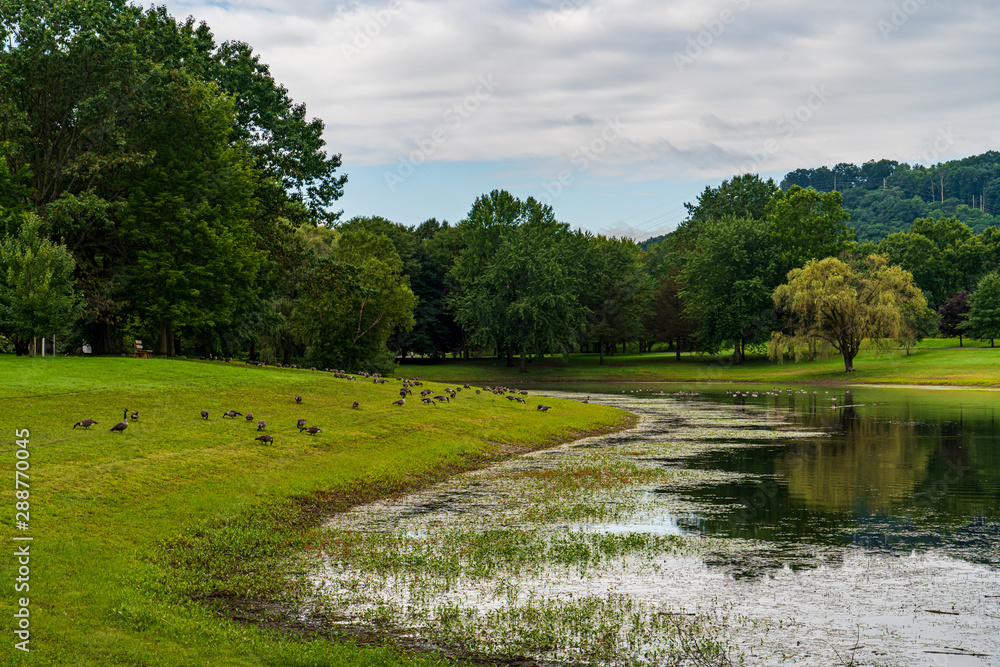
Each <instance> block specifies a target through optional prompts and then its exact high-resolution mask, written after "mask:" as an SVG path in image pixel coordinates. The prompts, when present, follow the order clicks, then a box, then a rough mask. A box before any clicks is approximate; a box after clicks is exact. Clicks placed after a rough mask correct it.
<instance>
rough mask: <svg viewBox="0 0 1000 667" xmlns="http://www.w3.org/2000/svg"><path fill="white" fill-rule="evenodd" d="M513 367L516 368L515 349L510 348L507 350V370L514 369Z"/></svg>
mask: <svg viewBox="0 0 1000 667" xmlns="http://www.w3.org/2000/svg"><path fill="white" fill-rule="evenodd" d="M513 367H514V349H513V348H510V347H508V348H507V368H513Z"/></svg>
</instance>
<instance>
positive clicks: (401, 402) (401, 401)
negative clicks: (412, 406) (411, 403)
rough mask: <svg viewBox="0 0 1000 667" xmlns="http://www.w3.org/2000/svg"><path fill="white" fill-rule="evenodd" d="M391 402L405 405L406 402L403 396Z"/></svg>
mask: <svg viewBox="0 0 1000 667" xmlns="http://www.w3.org/2000/svg"><path fill="white" fill-rule="evenodd" d="M392 404H393V405H405V404H406V399H405V398H401V399H399V400H398V401H393V402H392Z"/></svg>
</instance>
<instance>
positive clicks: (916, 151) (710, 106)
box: [165, 0, 1000, 240]
mask: <svg viewBox="0 0 1000 667" xmlns="http://www.w3.org/2000/svg"><path fill="white" fill-rule="evenodd" d="M165 4H166V6H167V8H168V10H169V11H170V13H171V14H172V15H173V16H174V17H175V18H177V19H183V18H186V17H187V16H193V17H194V18H195V19H196V20H198V21H205V22H207V23H208V25H209V26H210V27H211V29H212V32H213V33H214V34H215V37H216V40H217V41H218V42H223V41H227V40H239V41H243V42H246V43H247V44H249V45H250V46H252V47H253V49H254V51H255V52H256V53H258V54H260V57H261V60H262V61H263V62H265V63H267V64H268V65H269V66H270V68H271V73H272V75H273V76H274V78H275V79H276V80H277V81H278V82H280V83H282V84H283V85H284V86H286V87H287V88H288V91H289V95H290V97H291V98H292V99H293V100H294V101H295V102H298V103H304V104H305V105H306V108H307V113H308V115H309V116H310V117H317V118H320V119H322V120H323V122H324V123H325V127H326V134H325V139H326V142H327V146H328V149H329V151H330V152H331V153H339V154H340V155H341V159H342V160H343V167H342V173H346V174H347V175H348V182H347V185H346V187H345V194H344V196H343V197H342V198H341V199H340V200H339V202H338V205H339V207H340V208H342V209H343V219H348V218H350V217H352V216H355V215H381V216H383V217H386V218H389V219H391V220H394V221H396V222H400V223H403V224H406V225H415V224H419V223H420V222H422V221H424V220H426V219H428V218H432V217H435V218H437V219H438V220H448V221H450V222H453V223H454V222H458V221H459V220H461V219H462V218H463V217H464V216H465V215H466V214H467V213H468V211H469V209H470V207H471V206H472V204H473V202H474V201H475V199H476V197H478V196H480V195H482V194H485V193H488V192H490V191H491V190H494V189H506V190H509V191H510V192H512V193H513V194H515V195H516V196H518V197H521V198H526V197H528V196H533V197H535V198H536V199H539V200H540V201H542V202H543V203H546V204H550V205H551V206H552V207H553V209H554V211H555V215H556V217H557V218H558V219H560V220H562V221H564V222H567V223H569V224H570V225H571V226H572V227H573V228H574V229H575V228H583V229H586V230H590V231H592V232H594V233H602V234H608V235H614V236H623V235H624V236H630V237H632V238H636V239H638V240H641V239H643V238H646V237H649V236H653V235H658V234H662V233H665V232H667V231H669V230H671V229H673V228H674V227H676V225H677V224H678V223H680V222H681V221H682V220H683V219H684V218H685V216H686V210H685V208H684V203H685V202H694V201H696V198H697V195H698V194H699V193H700V192H701V191H702V190H704V188H705V187H706V186H715V185H718V184H719V183H720V182H721V181H722V180H723V179H726V178H731V177H732V176H733V175H736V174H743V173H748V172H752V173H759V174H761V175H762V176H764V177H773V178H775V180H776V181H780V179H781V177H782V176H783V175H784V174H785V173H787V172H788V171H791V170H792V169H796V168H801V167H818V166H822V165H827V166H833V165H834V164H836V163H838V162H851V163H855V164H861V163H863V162H866V161H868V160H873V159H874V160H879V159H883V158H886V159H893V160H898V161H900V162H907V163H910V164H917V163H919V164H925V165H926V164H934V163H937V162H941V161H945V160H950V159H956V158H961V157H966V156H969V155H975V154H979V153H982V152H985V151H987V150H993V149H996V148H997V147H998V138H1000V123H998V122H997V119H998V118H1000V89H998V88H997V84H996V73H997V72H998V71H1000V67H998V64H1000V63H998V60H1000V47H998V46H997V41H996V30H997V28H998V27H1000V2H997V1H996V0H948V1H945V0H894V1H891V2H889V1H882V0H830V1H828V2H804V1H803V0H797V1H792V0H702V1H694V0H680V1H671V0H666V1H665V0H479V1H477V2H469V1H468V0H462V1H460V0H372V1H368V0H359V1H357V2H337V1H327V0H230V1H228V2H227V1H224V0H167V1H166V2H165Z"/></svg>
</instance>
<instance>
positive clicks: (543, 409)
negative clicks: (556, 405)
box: [536, 404, 552, 412]
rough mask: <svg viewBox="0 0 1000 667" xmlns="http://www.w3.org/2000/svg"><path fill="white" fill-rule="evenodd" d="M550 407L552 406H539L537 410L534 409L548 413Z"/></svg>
mask: <svg viewBox="0 0 1000 667" xmlns="http://www.w3.org/2000/svg"><path fill="white" fill-rule="evenodd" d="M550 407H552V406H550V405H541V404H539V406H538V408H536V409H537V410H541V411H542V412H548V411H549V408H550Z"/></svg>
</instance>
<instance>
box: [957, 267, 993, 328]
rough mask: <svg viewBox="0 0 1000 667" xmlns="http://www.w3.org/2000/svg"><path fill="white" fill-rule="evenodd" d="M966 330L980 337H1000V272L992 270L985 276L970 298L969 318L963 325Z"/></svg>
mask: <svg viewBox="0 0 1000 667" xmlns="http://www.w3.org/2000/svg"><path fill="white" fill-rule="evenodd" d="M962 329H964V330H965V332H966V333H967V334H968V335H970V336H973V337H975V338H979V339H985V338H989V339H990V347H993V342H994V339H996V338H1000V273H997V272H996V271H991V272H989V273H987V274H986V275H985V276H983V278H982V280H980V281H979V285H977V286H976V291H975V292H973V293H972V296H971V297H970V299H969V314H968V319H967V320H966V322H965V324H964V325H963V326H962Z"/></svg>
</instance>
